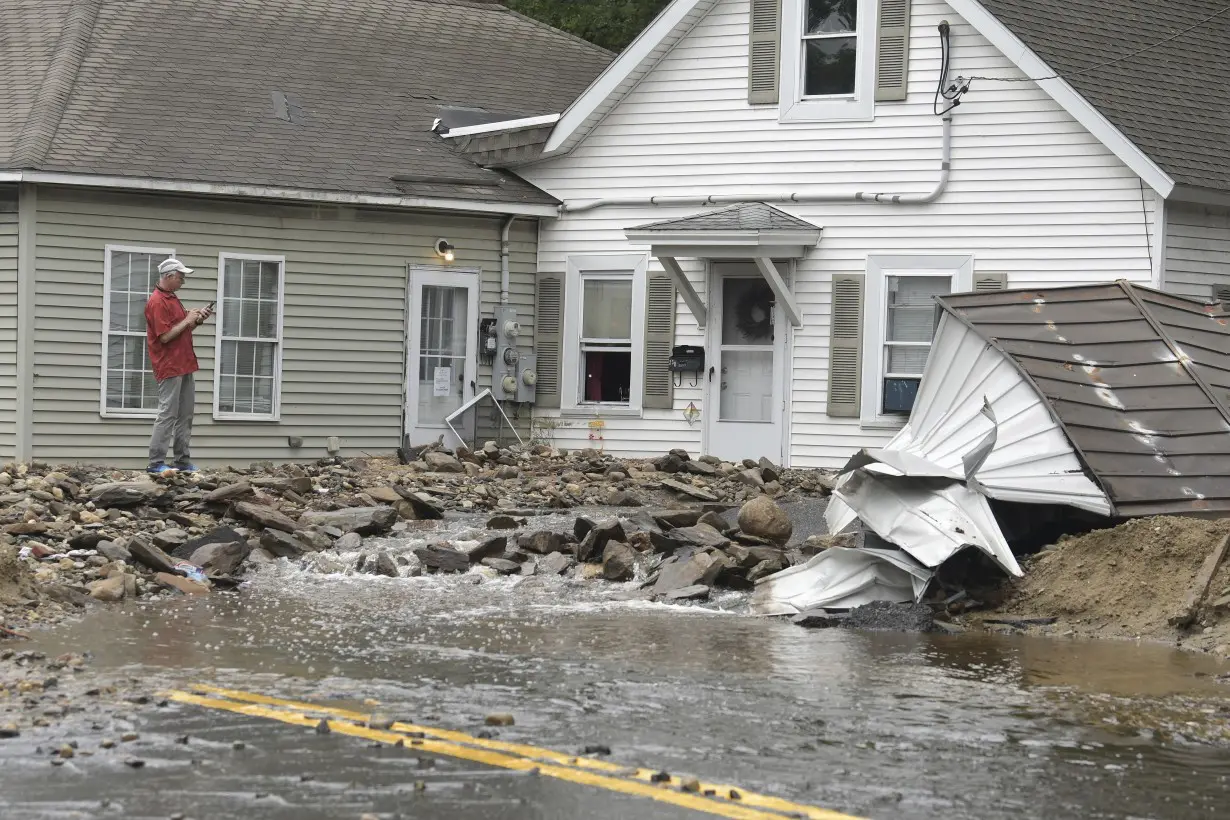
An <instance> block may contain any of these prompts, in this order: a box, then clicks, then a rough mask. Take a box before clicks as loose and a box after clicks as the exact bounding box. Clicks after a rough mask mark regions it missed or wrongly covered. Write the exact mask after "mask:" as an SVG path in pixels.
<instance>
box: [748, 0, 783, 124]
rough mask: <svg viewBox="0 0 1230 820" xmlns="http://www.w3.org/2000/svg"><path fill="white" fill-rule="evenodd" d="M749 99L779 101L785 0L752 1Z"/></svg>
mask: <svg viewBox="0 0 1230 820" xmlns="http://www.w3.org/2000/svg"><path fill="white" fill-rule="evenodd" d="M751 3H752V6H751V16H752V19H751V26H750V29H751V32H750V38H749V41H748V53H747V66H748V69H747V101H748V102H749V103H751V104H752V105H770V104H776V103H777V85H778V83H777V64H778V54H779V52H780V50H781V42H782V0H751Z"/></svg>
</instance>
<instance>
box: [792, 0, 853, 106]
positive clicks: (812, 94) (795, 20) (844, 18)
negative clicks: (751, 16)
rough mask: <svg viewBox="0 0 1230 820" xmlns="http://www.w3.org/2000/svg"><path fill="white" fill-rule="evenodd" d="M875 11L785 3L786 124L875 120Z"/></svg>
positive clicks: (827, 1) (810, 1)
mask: <svg viewBox="0 0 1230 820" xmlns="http://www.w3.org/2000/svg"><path fill="white" fill-rule="evenodd" d="M876 10H877V4H876V3H875V2H872V0H782V62H781V77H782V87H781V102H780V105H781V120H782V122H819V121H828V120H838V121H840V120H870V119H871V118H872V116H873V115H874V113H875V88H874V86H875V72H876V65H875V50H876V43H875V39H876V35H875V25H876Z"/></svg>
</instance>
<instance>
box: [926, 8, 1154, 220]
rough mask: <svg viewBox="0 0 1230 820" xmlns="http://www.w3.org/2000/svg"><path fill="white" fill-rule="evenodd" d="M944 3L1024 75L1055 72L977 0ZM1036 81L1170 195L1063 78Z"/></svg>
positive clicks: (1147, 162) (1134, 149)
mask: <svg viewBox="0 0 1230 820" xmlns="http://www.w3.org/2000/svg"><path fill="white" fill-rule="evenodd" d="M948 5H949V6H950V7H951V8H952V10H953V11H955V12H956V13H957V14H959V15H961V17H962V18H964V19H965V21H966V22H967V23H969V24H970V25H971V26H973V27H974V28H975V29H976V30H977V31H978V33H979V34H981V35H982V36H983V37H986V38H987V40H989V41H990V42H991V45H993V46H995V47H996V48H997V49H999V50H1000V52H1002V53H1003V55H1004V56H1005V57H1007V58H1008V59H1009V60H1011V61H1012V63H1013V65H1015V66H1016V67H1017V68H1019V69H1020V70H1021V71H1022V72H1023V73H1024V74H1025V75H1026V76H1027V77H1050V76H1051V75H1053V74H1058V73H1059V72H1057V71H1055V69H1053V68H1051V67H1050V66H1049V65H1047V64H1046V62H1044V61H1043V60H1042V58H1041V57H1039V56H1038V55H1037V54H1035V53H1034V52H1033V50H1032V49H1030V48H1029V47H1028V46H1026V45H1025V43H1023V42H1022V41H1021V39H1020V38H1019V37H1017V36H1016V35H1015V34H1013V33H1012V31H1011V30H1010V29H1009V28H1008V27H1007V26H1006V25H1004V24H1003V22H1001V21H1000V20H999V18H997V17H995V15H993V14H991V13H990V12H989V11H987V10H986V9H985V8H984V7H983V5H982V4H981V3H979V2H978V0H948ZM1037 85H1038V87H1039V88H1041V89H1042V90H1043V91H1045V92H1046V93H1047V94H1048V95H1049V96H1050V98H1051V99H1052V100H1054V101H1055V102H1056V103H1057V104H1058V105H1059V106H1060V107H1061V108H1063V110H1065V111H1067V112H1068V113H1069V114H1071V115H1072V117H1073V118H1074V119H1075V120H1076V121H1077V122H1079V123H1080V124H1081V125H1082V126H1084V127H1085V129H1086V130H1087V131H1089V133H1091V134H1093V136H1094V137H1096V138H1097V139H1098V141H1099V142H1101V143H1102V144H1103V145H1104V146H1106V148H1107V150H1109V151H1110V152H1111V153H1112V154H1114V155H1115V156H1116V157H1118V158H1119V159H1120V160H1121V161H1122V162H1123V163H1124V164H1125V165H1127V167H1128V168H1130V169H1132V171H1133V173H1135V174H1136V175H1137V176H1139V177H1140V178H1141V179H1143V180H1144V181H1145V184H1146V185H1148V186H1149V187H1150V188H1152V189H1153V190H1154V191H1157V193H1159V194H1161V195H1162V196H1163V197H1168V196H1170V192H1171V191H1173V190H1174V187H1175V182H1174V180H1173V179H1171V178H1170V176H1169V175H1168V174H1167V173H1166V172H1165V171H1163V170H1162V169H1161V168H1160V167H1158V165H1157V163H1155V162H1154V161H1153V160H1151V159H1149V157H1148V156H1147V155H1146V154H1145V152H1144V151H1141V150H1140V148H1139V147H1138V146H1137V145H1136V143H1134V142H1132V141H1131V140H1130V139H1128V138H1127V137H1126V136H1124V134H1123V132H1122V131H1120V130H1119V129H1118V128H1116V127H1115V126H1114V125H1113V124H1112V123H1111V122H1110V120H1108V119H1106V117H1104V116H1103V115H1102V112H1100V111H1098V110H1097V109H1096V108H1095V107H1094V106H1093V104H1092V103H1090V102H1089V101H1088V100H1086V99H1085V98H1084V97H1083V96H1081V95H1080V94H1079V93H1077V91H1076V90H1075V89H1073V88H1072V86H1070V85H1068V83H1067V81H1065V80H1063V79H1058V78H1057V79H1053V80H1040V81H1038V83H1037Z"/></svg>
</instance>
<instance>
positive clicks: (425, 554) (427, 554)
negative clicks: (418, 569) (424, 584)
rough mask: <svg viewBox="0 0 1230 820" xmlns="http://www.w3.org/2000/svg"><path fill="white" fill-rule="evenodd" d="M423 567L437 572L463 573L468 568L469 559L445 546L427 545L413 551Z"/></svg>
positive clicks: (462, 553)
mask: <svg viewBox="0 0 1230 820" xmlns="http://www.w3.org/2000/svg"><path fill="white" fill-rule="evenodd" d="M414 554H415V555H416V556H418V559H419V560H420V561H422V562H423V566H424V567H427V568H429V569H434V570H436V571H437V572H465V571H466V570H468V569H469V568H470V558H469V556H468V555H466V554H465V553H464V552H460V551H458V550H455V549H453V548H452V547H450V546H448V545H447V544H428V545H427V546H425V547H419V548H418V549H416V550H415V551H414Z"/></svg>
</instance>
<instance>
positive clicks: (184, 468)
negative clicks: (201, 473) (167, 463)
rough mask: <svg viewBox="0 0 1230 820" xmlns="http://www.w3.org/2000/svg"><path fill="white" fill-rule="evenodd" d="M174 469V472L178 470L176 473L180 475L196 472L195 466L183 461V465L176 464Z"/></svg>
mask: <svg viewBox="0 0 1230 820" xmlns="http://www.w3.org/2000/svg"><path fill="white" fill-rule="evenodd" d="M175 469H176V470H178V471H179V472H181V473H195V472H197V466H196V465H195V464H193V463H192V462H191V461H185V462H183V463H181V464H176V465H175Z"/></svg>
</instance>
